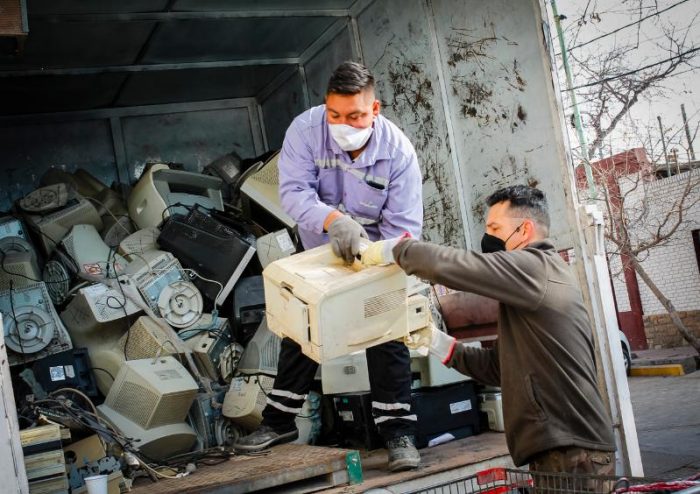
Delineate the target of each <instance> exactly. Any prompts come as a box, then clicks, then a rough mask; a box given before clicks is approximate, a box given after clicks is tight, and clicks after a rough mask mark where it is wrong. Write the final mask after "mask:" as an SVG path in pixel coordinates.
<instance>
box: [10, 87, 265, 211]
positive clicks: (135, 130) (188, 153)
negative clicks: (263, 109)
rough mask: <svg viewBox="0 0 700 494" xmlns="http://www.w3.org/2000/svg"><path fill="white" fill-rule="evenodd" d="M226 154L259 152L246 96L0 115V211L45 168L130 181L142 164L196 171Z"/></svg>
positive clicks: (252, 105)
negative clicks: (158, 163) (156, 163)
mask: <svg viewBox="0 0 700 494" xmlns="http://www.w3.org/2000/svg"><path fill="white" fill-rule="evenodd" d="M231 151H236V152H237V153H238V154H239V155H241V156H244V157H249V156H255V155H256V154H260V153H262V152H263V151H264V146H263V137H262V129H261V126H260V123H259V115H258V110H257V104H256V102H255V101H254V100H253V99H250V98H249V99H242V100H222V101H216V102H201V103H187V104H172V105H151V106H145V107H129V108H120V109H117V110H102V111H97V112H89V111H88V112H77V113H58V114H51V115H46V116H41V115H28V116H20V117H3V118H2V119H0V163H1V165H0V177H1V178H0V180H2V183H3V187H2V188H1V189H0V209H8V208H9V207H10V206H11V204H12V202H13V201H15V200H17V199H19V198H20V197H22V196H23V195H25V194H27V193H28V192H31V191H32V190H34V189H35V188H36V187H37V186H38V185H39V180H40V178H41V176H42V175H43V174H44V172H46V170H48V169H49V168H51V167H61V168H63V169H65V170H67V171H73V170H75V169H77V168H85V169H87V170H89V171H90V172H91V173H92V174H93V175H95V176H96V177H97V178H99V179H100V180H102V181H103V182H105V183H107V184H111V183H112V182H122V183H131V182H133V181H135V180H136V179H137V178H138V177H139V176H140V174H141V172H142V171H143V168H144V166H145V164H146V163H148V162H153V161H165V162H176V163H182V164H183V165H184V166H185V168H186V169H189V170H196V171H199V170H201V169H202V168H203V166H205V165H206V164H207V163H209V162H211V161H212V160H214V159H215V158H217V157H219V156H221V155H223V154H226V153H229V152H231Z"/></svg>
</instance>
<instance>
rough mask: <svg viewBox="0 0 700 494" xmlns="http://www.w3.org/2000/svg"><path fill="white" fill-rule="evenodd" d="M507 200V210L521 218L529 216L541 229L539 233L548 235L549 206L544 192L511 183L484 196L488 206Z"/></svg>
mask: <svg viewBox="0 0 700 494" xmlns="http://www.w3.org/2000/svg"><path fill="white" fill-rule="evenodd" d="M505 201H508V202H509V203H510V206H509V210H510V211H511V212H512V213H513V215H514V216H515V215H518V216H519V217H521V218H531V219H532V220H533V221H534V222H535V223H537V226H538V227H539V228H540V229H541V234H542V235H544V236H546V235H549V207H548V206H547V198H546V197H545V196H544V192H542V191H541V190H539V189H536V188H534V187H529V186H527V185H511V186H510V187H504V188H502V189H498V190H497V191H496V192H494V193H493V194H491V195H490V196H488V197H487V198H486V204H488V206H489V207H491V206H493V205H494V204H498V203H499V202H505Z"/></svg>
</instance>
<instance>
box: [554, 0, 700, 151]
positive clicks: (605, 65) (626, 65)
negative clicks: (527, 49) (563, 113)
mask: <svg viewBox="0 0 700 494" xmlns="http://www.w3.org/2000/svg"><path fill="white" fill-rule="evenodd" d="M682 3H684V2H682V1H680V2H678V4H679V5H680V4H682ZM600 6H604V7H605V8H607V9H611V10H612V8H613V6H612V5H611V3H610V2H604V3H603V2H600V5H599V2H597V1H589V2H587V3H586V5H585V8H584V9H583V11H582V12H581V13H580V14H579V15H577V16H571V20H567V21H565V22H567V23H568V24H569V25H568V26H567V27H568V29H567V36H568V38H567V52H568V54H569V57H570V60H571V65H572V70H573V73H574V81H575V83H574V84H575V89H574V90H575V91H576V96H577V99H578V101H579V110H580V112H581V118H582V122H583V128H584V132H585V134H586V136H587V140H588V146H587V149H586V150H585V151H584V150H581V149H578V150H576V151H578V152H579V153H580V157H581V158H583V157H587V158H588V159H590V158H593V157H594V156H595V155H596V152H598V151H599V150H600V149H601V148H602V147H603V146H604V145H605V143H606V139H608V138H610V137H611V135H612V134H613V133H614V132H616V131H619V130H620V129H621V128H622V129H623V130H629V129H628V126H629V123H630V122H629V120H628V119H629V117H630V110H631V109H632V108H633V107H634V106H635V105H637V104H638V103H639V102H640V101H645V100H646V101H648V100H652V99H655V100H659V99H662V98H663V97H664V96H665V95H666V94H667V91H668V88H667V86H666V84H667V83H668V82H669V80H670V79H671V78H673V77H675V76H676V75H679V74H681V73H685V72H687V71H689V70H691V71H692V70H697V69H698V66H697V64H696V62H697V60H698V56H700V49H699V48H698V47H696V46H695V44H694V43H693V40H692V39H691V37H690V35H691V33H692V32H693V30H692V26H693V24H694V23H695V22H697V18H698V16H700V12H696V14H695V15H694V17H692V18H691V19H682V20H675V21H672V20H669V19H673V17H671V14H672V13H673V11H670V10H671V8H673V7H675V6H676V5H675V4H674V5H671V6H666V7H664V8H661V7H660V6H659V5H658V1H657V0H622V1H621V3H618V4H617V5H615V7H616V8H621V7H624V8H627V9H628V10H629V15H630V20H631V21H632V22H630V23H629V24H628V25H626V26H622V27H621V28H620V29H619V31H620V32H610V33H603V34H599V33H600V31H599V30H598V29H597V28H596V26H597V25H598V24H599V23H600V22H601V19H604V18H605V17H606V16H608V15H610V13H609V12H608V11H605V10H599V8H598V7H600ZM650 25H654V26H655V29H656V30H657V32H658V33H659V34H658V35H657V36H656V37H655V38H652V39H644V40H642V39H640V32H641V31H642V29H644V28H645V27H646V28H648V27H649V26H650ZM587 28H590V29H587ZM623 28H624V29H623ZM616 31H617V30H616ZM594 33H595V34H598V35H597V36H596V35H594ZM609 35H611V36H609ZM581 38H584V41H582V42H580V41H579V40H580V39H581ZM562 80H563V78H562ZM563 89H564V88H563ZM564 95H565V97H566V95H567V93H566V91H564ZM571 111H573V109H572V108H568V109H567V112H571ZM572 126H573V118H572ZM611 154H612V153H611Z"/></svg>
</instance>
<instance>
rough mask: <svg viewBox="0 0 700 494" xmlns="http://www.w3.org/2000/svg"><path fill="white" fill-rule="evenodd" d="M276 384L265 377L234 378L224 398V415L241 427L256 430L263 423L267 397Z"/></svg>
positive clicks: (272, 379)
mask: <svg viewBox="0 0 700 494" xmlns="http://www.w3.org/2000/svg"><path fill="white" fill-rule="evenodd" d="M274 382H275V380H274V378H272V377H269V376H264V375H251V376H240V377H234V378H233V379H232V380H231V385H230V387H229V390H228V392H227V393H226V397H225V398H224V406H223V409H222V413H223V414H224V416H225V417H228V418H229V419H231V420H232V421H233V422H234V423H236V424H238V425H240V426H241V427H244V428H246V429H251V430H252V429H255V428H256V427H258V426H259V425H260V422H262V412H263V410H264V409H265V406H266V405H267V395H268V394H269V393H270V391H271V390H272V386H273V384H274Z"/></svg>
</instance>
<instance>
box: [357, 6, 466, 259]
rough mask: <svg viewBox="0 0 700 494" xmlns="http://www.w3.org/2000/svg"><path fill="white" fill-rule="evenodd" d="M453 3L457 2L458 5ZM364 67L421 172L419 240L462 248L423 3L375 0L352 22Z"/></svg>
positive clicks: (462, 235)
mask: <svg viewBox="0 0 700 494" xmlns="http://www.w3.org/2000/svg"><path fill="white" fill-rule="evenodd" d="M457 3H458V2H457ZM357 24H358V30H359V37H360V42H361V46H362V53H363V55H364V61H365V64H366V65H367V66H368V67H369V68H370V70H372V71H373V73H374V75H375V77H376V79H377V89H378V93H379V97H380V99H381V101H382V105H383V109H382V111H383V114H384V115H385V116H387V117H388V118H389V119H391V120H392V121H393V122H394V123H396V124H397V125H398V126H399V127H400V128H401V129H402V130H403V131H404V132H405V133H406V135H407V136H408V137H409V139H410V140H411V142H413V145H414V146H415V148H416V152H417V153H418V159H419V161H420V164H421V168H422V171H423V204H424V207H425V213H424V228H423V237H424V238H425V239H427V240H430V241H433V242H439V243H444V244H449V245H453V246H464V245H465V240H466V239H465V226H464V222H465V221H466V219H465V218H464V217H463V214H462V213H461V211H460V206H459V200H458V194H459V192H460V191H459V189H458V187H457V179H456V175H455V167H454V165H453V157H452V154H451V153H452V150H451V145H450V142H449V138H448V128H447V122H446V119H445V111H444V108H443V100H442V97H441V92H440V89H439V87H440V84H439V74H438V71H439V70H440V67H439V65H438V62H437V60H436V59H435V57H434V55H433V49H432V46H431V30H430V24H429V22H428V19H426V15H425V10H424V8H423V5H422V2H420V3H419V2H408V3H407V2H404V1H400V0H382V1H375V2H373V3H372V4H371V5H369V7H367V8H366V9H365V10H364V11H363V12H362V13H361V14H360V15H359V17H358V19H357Z"/></svg>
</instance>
